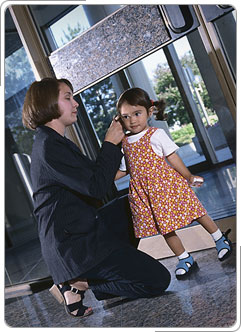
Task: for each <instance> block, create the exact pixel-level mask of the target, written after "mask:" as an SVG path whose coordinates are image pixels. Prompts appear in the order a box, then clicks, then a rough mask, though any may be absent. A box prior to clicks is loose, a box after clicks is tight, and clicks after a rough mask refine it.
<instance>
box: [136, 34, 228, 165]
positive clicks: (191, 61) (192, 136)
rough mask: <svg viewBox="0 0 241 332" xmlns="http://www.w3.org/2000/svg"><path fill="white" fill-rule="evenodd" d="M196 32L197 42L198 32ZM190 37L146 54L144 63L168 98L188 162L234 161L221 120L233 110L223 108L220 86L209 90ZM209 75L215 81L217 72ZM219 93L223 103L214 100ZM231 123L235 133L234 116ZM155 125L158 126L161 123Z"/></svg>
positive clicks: (170, 122)
mask: <svg viewBox="0 0 241 332" xmlns="http://www.w3.org/2000/svg"><path fill="white" fill-rule="evenodd" d="M191 34H192V33H191ZM191 34H190V35H191ZM193 34H194V37H195V40H196V41H197V32H196V31H195V32H194V33H193ZM189 40H190V41H193V40H194V38H191V37H190V36H189V38H187V37H186V36H185V37H183V38H181V39H179V40H178V41H176V42H174V43H173V44H172V45H170V46H167V47H164V48H163V49H161V50H159V51H157V52H155V53H153V54H152V55H150V56H148V57H146V58H145V59H144V60H142V63H143V64H144V68H145V70H146V72H147V75H148V78H149V81H150V84H151V86H152V88H153V90H154V91H155V94H156V97H157V98H165V99H166V102H167V107H166V113H167V115H168V118H167V123H168V128H169V131H170V134H171V136H172V139H173V140H174V141H175V143H176V144H177V145H178V146H179V152H178V153H179V154H180V156H181V157H182V159H183V160H184V162H185V164H186V165H187V166H192V165H195V164H199V163H201V162H206V161H208V162H209V163H212V164H217V163H220V162H224V161H227V160H232V158H233V155H232V151H231V149H230V146H229V144H228V142H227V138H226V136H225V133H224V129H225V127H226V125H225V123H224V122H222V123H221V122H220V119H219V117H220V113H222V114H221V116H223V115H224V114H223V113H224V112H226V113H227V114H226V116H228V114H229V113H230V112H229V111H228V110H227V108H226V109H224V108H223V105H225V99H224V96H223V93H222V91H221V88H220V87H219V86H218V87H217V88H216V91H211V90H210V89H209V90H208V88H207V86H206V83H205V81H204V79H203V76H202V73H201V72H200V69H199V65H198V63H197V61H196V59H195V56H194V54H193V51H192V48H191V45H190V42H189ZM199 42H200V41H199ZM199 50H200V48H199ZM205 61H207V56H206V58H205V57H202V67H203V66H205ZM209 65H210V64H209ZM204 74H205V75H206V74H207V73H204ZM208 74H209V79H210V80H211V81H212V82H214V81H215V80H217V78H216V75H214V74H213V76H212V77H211V73H210V72H209V73H208ZM217 93H218V95H219V96H220V98H221V100H222V102H223V104H222V105H220V104H219V105H218V104H217V103H216V102H215V99H216V94H217ZM230 122H231V123H232V128H233V136H235V127H234V122H233V120H232V119H230ZM153 125H154V126H155V125H156V126H158V122H157V121H155V122H154V123H153ZM229 135H230V134H229Z"/></svg>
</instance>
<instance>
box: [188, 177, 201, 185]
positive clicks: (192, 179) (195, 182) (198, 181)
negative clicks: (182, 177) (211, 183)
mask: <svg viewBox="0 0 241 332" xmlns="http://www.w3.org/2000/svg"><path fill="white" fill-rule="evenodd" d="M188 182H189V184H190V186H192V187H201V186H202V184H203V182H204V179H203V178H202V177H201V176H198V175H191V176H190V178H189V181H188Z"/></svg>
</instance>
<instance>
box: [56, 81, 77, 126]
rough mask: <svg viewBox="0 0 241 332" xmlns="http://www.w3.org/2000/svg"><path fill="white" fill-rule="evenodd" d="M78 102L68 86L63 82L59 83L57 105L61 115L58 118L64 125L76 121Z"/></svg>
mask: <svg viewBox="0 0 241 332" xmlns="http://www.w3.org/2000/svg"><path fill="white" fill-rule="evenodd" d="M78 106H79V104H78V103H77V102H76V101H75V100H74V98H73V93H72V91H71V89H70V87H69V86H68V85H67V84H65V83H60V84H59V97H58V107H59V111H60V114H61V116H60V117H59V118H58V120H59V121H60V122H61V124H62V125H64V126H65V127H67V126H70V125H71V124H73V123H74V122H76V121H77V107H78Z"/></svg>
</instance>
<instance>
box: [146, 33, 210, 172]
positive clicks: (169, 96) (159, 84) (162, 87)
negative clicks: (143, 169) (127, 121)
mask: <svg viewBox="0 0 241 332" xmlns="http://www.w3.org/2000/svg"><path fill="white" fill-rule="evenodd" d="M188 46H189V45H188V43H187V41H186V39H184V42H183V43H182V44H181V45H180V46H177V48H178V50H179V54H180V55H179V56H180V60H181V61H183V62H184V63H185V62H186V63H189V64H192V63H193V57H192V56H191V55H190V54H189V48H188ZM142 62H143V64H144V66H145V69H146V71H147V74H148V76H149V78H150V82H151V84H152V86H153V88H154V90H155V93H156V95H157V97H158V98H165V100H166V103H167V106H166V111H165V112H166V114H167V116H168V117H167V124H168V128H169V131H170V134H171V137H172V139H173V140H174V142H175V143H176V144H177V145H178V146H179V150H178V154H179V155H180V157H181V158H182V159H183V161H184V163H185V164H186V166H190V165H194V164H197V163H200V162H202V161H205V157H204V155H203V153H202V150H201V147H200V145H199V146H198V147H199V150H198V151H197V148H196V145H195V143H194V139H195V136H196V133H195V130H194V127H193V125H192V123H191V120H190V118H189V114H188V112H187V111H186V109H185V106H184V103H183V100H182V96H181V94H180V92H179V89H178V87H177V85H176V82H175V79H174V77H173V75H172V72H171V70H170V68H169V65H168V63H167V60H166V57H165V54H164V52H163V50H159V51H157V52H155V53H154V54H152V55H150V56H148V57H146V58H145V59H144V60H142Z"/></svg>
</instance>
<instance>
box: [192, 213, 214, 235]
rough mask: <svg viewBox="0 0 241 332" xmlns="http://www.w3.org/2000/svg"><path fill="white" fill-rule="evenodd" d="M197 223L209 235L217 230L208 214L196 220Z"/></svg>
mask: <svg viewBox="0 0 241 332" xmlns="http://www.w3.org/2000/svg"><path fill="white" fill-rule="evenodd" d="M197 222H198V223H199V224H200V225H202V226H203V227H204V228H205V229H206V231H208V233H210V234H212V233H215V232H216V231H217V230H218V226H217V225H216V224H215V222H214V221H213V220H212V218H211V217H210V216H209V215H208V214H206V215H205V216H202V217H200V218H198V219H197Z"/></svg>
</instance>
